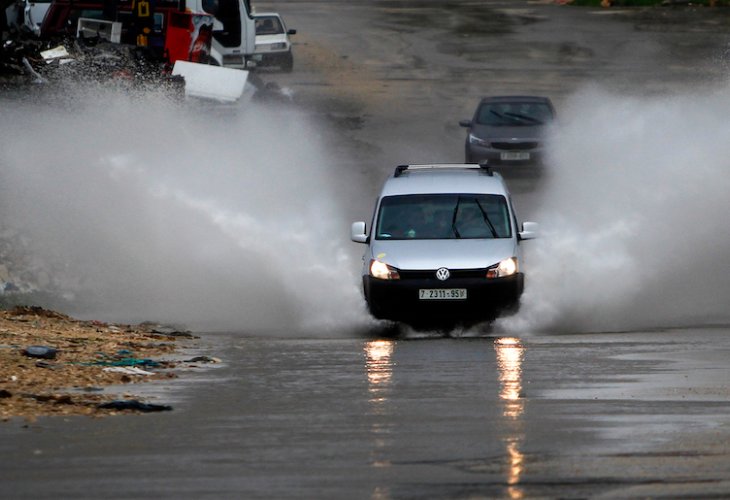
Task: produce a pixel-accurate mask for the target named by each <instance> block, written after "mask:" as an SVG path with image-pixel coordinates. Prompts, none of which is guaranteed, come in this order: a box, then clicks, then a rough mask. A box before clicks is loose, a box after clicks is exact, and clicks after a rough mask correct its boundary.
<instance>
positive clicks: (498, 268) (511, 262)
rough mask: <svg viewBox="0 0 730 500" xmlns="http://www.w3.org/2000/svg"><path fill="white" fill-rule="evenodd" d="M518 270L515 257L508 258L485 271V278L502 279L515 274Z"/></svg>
mask: <svg viewBox="0 0 730 500" xmlns="http://www.w3.org/2000/svg"><path fill="white" fill-rule="evenodd" d="M519 270H520V266H519V264H518V262H517V257H510V258H509V259H504V260H503V261H502V262H500V263H499V264H497V265H495V266H492V267H490V268H489V269H487V278H504V277H505V276H512V275H513V274H517V273H518V272H519Z"/></svg>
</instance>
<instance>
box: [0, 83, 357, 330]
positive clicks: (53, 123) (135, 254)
mask: <svg viewBox="0 0 730 500" xmlns="http://www.w3.org/2000/svg"><path fill="white" fill-rule="evenodd" d="M67 90H68V89H67ZM59 103H60V104H59ZM321 136H322V133H321V127H320V126H318V125H317V124H316V123H313V122H312V121H311V120H309V119H308V118H307V117H306V116H304V115H303V114H302V113H299V112H297V111H296V110H295V109H293V108H292V107H291V106H281V105H280V106H274V105H265V104H261V103H259V104H257V103H250V104H247V105H245V106H244V107H243V108H242V109H236V110H233V111H232V110H227V111H226V112H221V111H220V110H218V109H215V108H211V107H208V106H204V105H197V106H196V105H192V104H190V103H187V104H185V105H180V104H179V103H173V102H171V101H170V100H169V99H165V98H161V97H160V96H159V95H154V94H151V93H150V94H143V95H140V94H134V95H130V94H128V93H125V92H118V91H111V92H109V91H102V90H100V89H95V92H92V93H89V89H88V88H85V89H84V91H83V97H81V96H79V95H75V96H73V98H68V97H66V98H64V99H61V98H60V96H58V98H56V99H49V100H47V102H45V104H42V105H40V104H32V103H29V102H27V101H14V100H6V101H4V102H2V109H1V110H0V165H1V166H2V169H1V170H0V205H1V207H0V208H1V211H2V223H3V226H4V227H9V226H12V227H14V228H16V229H17V230H18V231H19V234H22V236H23V238H24V241H25V243H26V244H27V246H28V252H31V253H32V254H33V255H34V258H35V259H39V260H41V261H44V262H49V263H54V265H55V267H54V273H53V275H54V279H55V280H60V281H61V282H60V283H58V285H59V287H60V288H61V289H63V290H66V291H71V292H73V301H72V304H73V307H74V309H75V310H74V311H69V312H70V313H72V314H76V315H78V316H81V317H93V318H95V319H104V320H109V321H124V322H134V321H143V320H153V321H169V322H174V323H184V324H186V325H188V326H190V327H192V328H196V329H237V330H249V331H256V330H276V331H279V332H282V331H283V332H286V331H295V332H301V331H308V332H312V331H331V330H333V329H338V328H340V327H341V326H343V325H348V327H352V326H353V325H362V324H363V323H364V322H367V321H368V320H367V316H366V314H365V313H364V308H363V304H362V299H361V296H360V293H359V290H358V286H357V277H356V276H355V274H356V273H354V272H353V270H355V269H357V268H358V263H357V262H353V261H352V260H353V259H352V256H351V255H350V254H349V253H348V252H349V251H350V250H349V249H348V248H347V247H348V246H349V245H348V244H349V241H348V240H346V238H345V237H343V235H346V234H347V228H348V226H349V217H348V216H346V215H345V214H343V213H342V210H341V207H342V206H343V204H345V201H344V200H343V198H344V197H346V196H347V194H343V189H342V185H343V184H346V183H347V182H348V181H347V172H343V171H341V170H340V171H337V172H336V173H337V175H333V174H334V173H335V165H333V162H332V160H331V158H329V157H328V155H327V152H326V147H325V145H324V144H323V141H322V139H321ZM346 217H347V220H346Z"/></svg>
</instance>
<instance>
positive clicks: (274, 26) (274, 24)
mask: <svg viewBox="0 0 730 500" xmlns="http://www.w3.org/2000/svg"><path fill="white" fill-rule="evenodd" d="M279 33H284V28H282V26H281V22H279V18H278V17H276V16H262V17H257V18H256V34H257V35H276V34H279Z"/></svg>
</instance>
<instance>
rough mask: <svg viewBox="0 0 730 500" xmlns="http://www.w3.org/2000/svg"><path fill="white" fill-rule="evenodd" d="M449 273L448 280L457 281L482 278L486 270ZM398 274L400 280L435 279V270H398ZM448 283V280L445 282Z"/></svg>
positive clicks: (464, 270) (452, 271)
mask: <svg viewBox="0 0 730 500" xmlns="http://www.w3.org/2000/svg"><path fill="white" fill-rule="evenodd" d="M449 272H450V273H451V276H450V277H449V279H458V278H484V277H486V274H487V268H481V269H449ZM398 274H399V275H400V279H402V280H431V279H433V280H435V279H437V278H436V270H435V269H433V270H431V269H427V270H414V271H403V270H401V269H399V270H398ZM446 281H448V280H446Z"/></svg>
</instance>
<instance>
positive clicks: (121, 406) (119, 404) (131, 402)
mask: <svg viewBox="0 0 730 500" xmlns="http://www.w3.org/2000/svg"><path fill="white" fill-rule="evenodd" d="M99 408H101V409H104V410H122V411H124V410H135V411H141V412H145V413H148V412H152V411H170V410H172V406H168V405H156V404H151V403H142V402H140V401H138V400H136V399H125V400H117V401H109V402H108V403H102V404H100V405H99Z"/></svg>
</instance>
